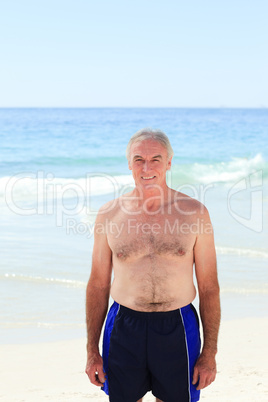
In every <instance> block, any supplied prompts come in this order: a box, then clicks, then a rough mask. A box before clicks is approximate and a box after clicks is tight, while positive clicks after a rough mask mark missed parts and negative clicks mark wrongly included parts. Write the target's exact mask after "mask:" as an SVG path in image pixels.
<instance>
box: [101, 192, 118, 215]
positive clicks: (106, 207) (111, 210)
mask: <svg viewBox="0 0 268 402" xmlns="http://www.w3.org/2000/svg"><path fill="white" fill-rule="evenodd" d="M120 198H121V197H119V198H114V199H113V200H110V201H108V202H106V203H105V204H103V205H102V206H101V207H100V209H99V211H98V215H102V216H105V218H112V217H113V216H114V215H115V214H116V213H117V212H118V210H119V208H120Z"/></svg>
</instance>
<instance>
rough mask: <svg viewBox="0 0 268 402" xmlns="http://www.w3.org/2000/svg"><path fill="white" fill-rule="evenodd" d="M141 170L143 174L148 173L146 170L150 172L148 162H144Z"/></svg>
mask: <svg viewBox="0 0 268 402" xmlns="http://www.w3.org/2000/svg"><path fill="white" fill-rule="evenodd" d="M143 170H144V172H148V170H150V164H149V162H148V161H145V162H144V164H143Z"/></svg>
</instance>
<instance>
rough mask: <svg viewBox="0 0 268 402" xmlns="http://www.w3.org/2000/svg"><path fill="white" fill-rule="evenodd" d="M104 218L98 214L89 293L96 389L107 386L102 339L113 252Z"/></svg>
mask: <svg viewBox="0 0 268 402" xmlns="http://www.w3.org/2000/svg"><path fill="white" fill-rule="evenodd" d="M105 215H106V214H101V213H99V215H98V216H97V219H96V224H95V230H94V247H93V255H92V267H91V275H90V278H89V281H88V285H87V291H86V323H87V337H88V341H87V365H86V373H87V375H88V377H89V379H90V381H91V382H92V383H93V384H95V385H97V386H102V385H103V383H104V382H105V377H104V375H105V373H104V372H103V361H102V358H101V356H100V353H99V339H100V334H101V329H102V326H103V323H104V320H105V316H106V313H107V309H108V302H109V295H110V286H111V273H112V252H111V249H110V247H109V245H108V242H107V235H106V227H105V219H106V218H105Z"/></svg>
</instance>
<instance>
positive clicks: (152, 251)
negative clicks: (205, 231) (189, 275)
mask: <svg viewBox="0 0 268 402" xmlns="http://www.w3.org/2000/svg"><path fill="white" fill-rule="evenodd" d="M192 224H193V223H192V222H191V221H190V220H189V219H188V220H187V219H179V218H172V217H171V216H163V215H162V216H146V217H144V216H129V215H128V216H122V215H121V216H119V217H115V218H114V219H113V220H110V221H109V222H108V224H107V236H108V243H109V246H110V248H111V249H112V251H113V255H114V256H116V257H117V258H119V259H121V260H126V259H127V258H128V257H131V256H137V257H139V256H152V255H169V256H174V257H183V256H185V255H186V254H189V253H192V250H193V247H194V243H195V240H196V233H195V232H194V231H192V230H191V225H192Z"/></svg>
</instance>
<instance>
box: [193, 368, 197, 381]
mask: <svg viewBox="0 0 268 402" xmlns="http://www.w3.org/2000/svg"><path fill="white" fill-rule="evenodd" d="M197 381H198V368H197V367H195V368H194V374H193V384H196V383H197Z"/></svg>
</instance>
